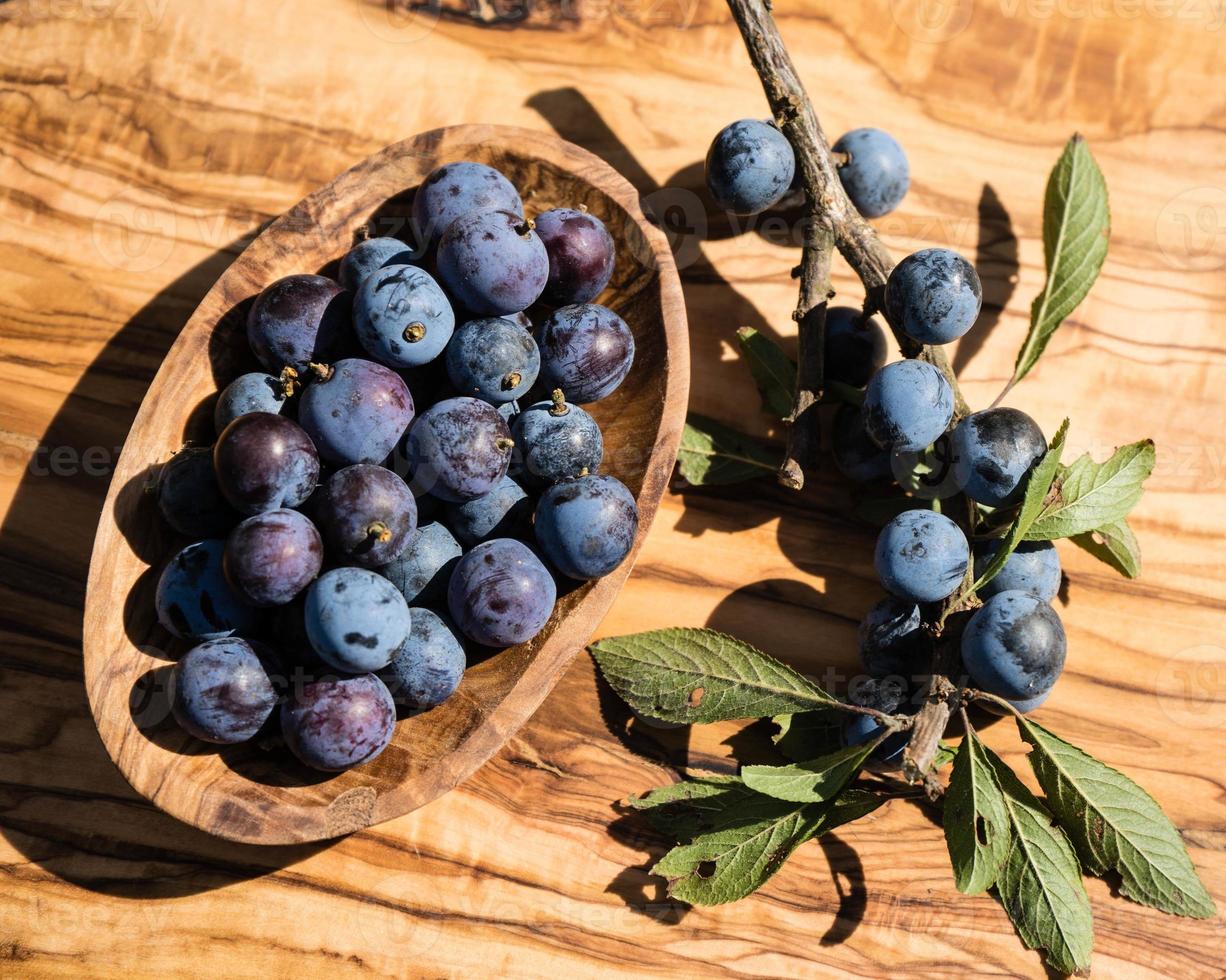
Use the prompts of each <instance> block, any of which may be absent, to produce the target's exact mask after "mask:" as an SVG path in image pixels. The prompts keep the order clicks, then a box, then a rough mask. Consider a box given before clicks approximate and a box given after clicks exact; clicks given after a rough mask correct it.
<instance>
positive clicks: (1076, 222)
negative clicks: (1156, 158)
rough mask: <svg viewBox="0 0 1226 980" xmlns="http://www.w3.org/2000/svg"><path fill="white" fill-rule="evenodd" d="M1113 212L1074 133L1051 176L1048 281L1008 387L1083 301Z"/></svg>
mask: <svg viewBox="0 0 1226 980" xmlns="http://www.w3.org/2000/svg"><path fill="white" fill-rule="evenodd" d="M1110 233H1111V212H1110V209H1109V207H1108V203H1107V183H1106V181H1105V180H1103V175H1102V171H1101V170H1099V169H1098V164H1097V163H1095V162H1094V157H1093V155H1092V154H1091V153H1090V148H1089V147H1088V146H1087V145H1086V142H1085V140H1084V139H1083V138H1082V137H1081V136H1074V137H1073V138H1072V139H1071V140H1069V141H1068V143H1067V144H1066V145H1065V147H1064V152H1063V153H1062V154H1060V159H1059V160H1058V161H1057V162H1056V166H1055V167H1054V168H1053V169H1052V172H1051V176H1050V177H1048V179H1047V192H1046V194H1045V196H1044V200H1043V252H1044V256H1045V258H1046V262H1047V280H1046V281H1045V282H1044V284H1043V289H1042V291H1041V292H1040V293H1039V295H1038V296H1036V297H1035V300H1034V303H1033V304H1031V307H1030V331H1029V333H1028V334H1027V335H1026V340H1025V342H1024V343H1023V344H1022V349H1021V350H1020V351H1018V355H1017V364H1016V366H1015V367H1014V369H1013V379H1012V381H1010V382H1009V385H1010V387H1012V386H1013V385H1015V384H1017V382H1019V381H1021V380H1022V378H1024V377H1025V376H1026V375H1027V373H1029V371H1030V369H1031V368H1033V367H1034V366H1035V364H1036V363H1037V362H1038V360H1039V357H1040V355H1042V353H1043V350H1044V349H1045V348H1046V347H1047V342H1048V341H1049V340H1050V339H1051V336H1052V334H1054V333H1055V332H1056V329H1057V328H1058V327H1059V326H1060V324H1061V323H1063V322H1064V320H1065V318H1067V317H1068V315H1069V314H1070V313H1072V312H1073V310H1075V309H1076V308H1077V305H1078V304H1079V303H1080V302H1081V301H1082V300H1083V299H1085V296H1086V293H1088V292H1089V291H1090V287H1091V286H1093V285H1094V280H1095V279H1097V278H1098V272H1099V270H1100V269H1101V268H1102V265H1103V261H1104V260H1105V259H1106V257H1107V240H1108V237H1109V236H1110Z"/></svg>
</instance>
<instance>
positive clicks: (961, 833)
mask: <svg viewBox="0 0 1226 980" xmlns="http://www.w3.org/2000/svg"><path fill="white" fill-rule="evenodd" d="M1011 842H1012V836H1011V831H1010V824H1009V814H1008V813H1007V812H1006V810H1005V798H1004V795H1003V794H1002V793H1001V789H1000V783H999V781H998V780H997V779H996V770H995V769H993V768H992V764H991V763H990V762H988V760H987V757H986V756H985V755H984V750H983V743H982V742H980V741H979V737H978V736H977V735H976V734H975V733H974V731H971V730H968V731H967V733H966V737H965V738H964V739H962V744H961V745H960V746H959V747H958V754H957V755H956V756H955V757H954V768H953V772H952V773H951V775H950V777H949V790H948V791H947V792H946V793H945V844H946V846H947V847H948V848H949V860H950V863H951V864H952V865H953V867H954V882H955V883H956V884H957V886H958V891H960V892H964V893H965V894H967V895H978V894H979V893H980V892H983V891H987V890H988V889H989V888H991V887H992V885H994V884H995V883H996V876H997V873H998V872H999V871H1000V867H1001V865H1002V864H1004V861H1005V858H1006V857H1008V855H1009V846H1010V843H1011Z"/></svg>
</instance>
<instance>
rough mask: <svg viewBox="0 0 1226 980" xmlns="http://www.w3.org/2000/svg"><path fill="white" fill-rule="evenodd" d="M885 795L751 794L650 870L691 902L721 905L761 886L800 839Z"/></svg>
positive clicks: (846, 819)
mask: <svg viewBox="0 0 1226 980" xmlns="http://www.w3.org/2000/svg"><path fill="white" fill-rule="evenodd" d="M884 802H885V799H884V797H880V796H876V795H874V794H872V793H868V792H864V791H862V790H848V791H847V792H845V793H844V794H843V795H842V796H840V797H839V798H838V799H837V800H835V801H834V802H833V803H810V804H798V803H787V802H784V801H783V800H775V799H771V798H770V797H768V796H760V795H757V794H755V795H754V796H752V797H750V798H748V799H746V800H743V801H741V802H739V803H738V804H737V805H736V807H735V808H733V809H731V810H729V811H727V812H726V813H724V814H723V815H721V816H720V817H719V818H718V819H717V821H716V826H715V828H714V829H712V830H711V831H709V832H707V833H703V834H699V835H698V836H696V837H695V838H694V840H693V841H691V842H690V843H689V844H682V845H680V846H678V847H674V848H673V849H672V850H671V851H669V852H668V853H667V854H665V855H664V857H662V858H661V859H660V860H659V861H658V862H656V865H655V867H653V868H652V869H651V870H652V873H653V874H657V875H660V876H661V877H663V878H665V879H667V881H668V893H669V895H671V896H672V897H673V898H676V899H680V900H681V901H683V902H689V903H690V904H691V905H721V904H723V903H725V902H732V901H736V900H737V899H738V898H744V897H745V896H746V895H749V894H750V893H752V892H754V891H756V890H757V889H758V888H760V887H761V886H762V885H763V884H764V883H765V882H766V881H767V880H768V879H769V878H770V877H771V876H772V875H773V874H774V873H775V872H776V871H778V870H779V868H781V867H782V866H783V862H784V861H785V860H787V858H788V857H789V856H790V855H791V854H792V852H793V851H795V850H796V848H797V847H799V846H800V845H801V844H803V843H804V842H805V841H808V840H812V839H813V838H814V837H817V836H820V835H821V834H823V833H826V832H827V831H829V830H833V829H834V828H835V827H839V826H842V825H843V824H846V823H850V822H851V821H852V820H858V819H859V818H860V817H863V816H865V815H866V814H868V813H871V812H872V811H873V810H876V809H877V807H879V806H881V804H882V803H884Z"/></svg>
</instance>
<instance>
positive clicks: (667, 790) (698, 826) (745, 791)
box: [625, 775, 755, 841]
mask: <svg viewBox="0 0 1226 980" xmlns="http://www.w3.org/2000/svg"><path fill="white" fill-rule="evenodd" d="M754 795H755V794H754V792H753V790H751V789H750V788H749V787H748V786H746V785H745V784H744V783H743V782H742V781H741V780H740V779H738V778H737V777H736V776H719V775H703V776H697V777H695V778H692V779H685V780H682V781H681V782H677V783H672V784H670V785H668V786H660V787H657V788H656V789H653V790H651V791H650V792H648V793H647V794H646V795H644V796H632V797H630V799H628V800H626V801H625V805H626V806H627V807H629V808H630V809H632V810H641V811H643V814H644V816H645V817H646V818H647V820H648V822H649V823H650V824H651V825H652V826H653V827H655V829H656V830H658V831H660V833H662V834H668V835H670V836H672V837H673V838H674V839H676V840H678V841H689V840H691V839H692V838H693V837H694V836H695V835H696V834H699V833H702V832H703V831H707V830H711V829H712V828H713V827H715V826H717V825H718V823H719V819H720V816H721V814H725V813H728V812H731V811H733V810H735V808H736V807H737V806H738V805H740V804H741V803H743V802H744V801H745V800H747V799H748V798H749V797H751V796H754Z"/></svg>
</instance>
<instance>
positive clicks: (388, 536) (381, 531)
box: [366, 521, 392, 544]
mask: <svg viewBox="0 0 1226 980" xmlns="http://www.w3.org/2000/svg"><path fill="white" fill-rule="evenodd" d="M366 536H367V537H368V538H373V539H374V540H375V541H378V542H379V544H387V542H389V541H391V540H392V529H391V528H390V527H388V526H387V525H386V524H385V523H383V521H371V522H370V524H369V525H367V527H366Z"/></svg>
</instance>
